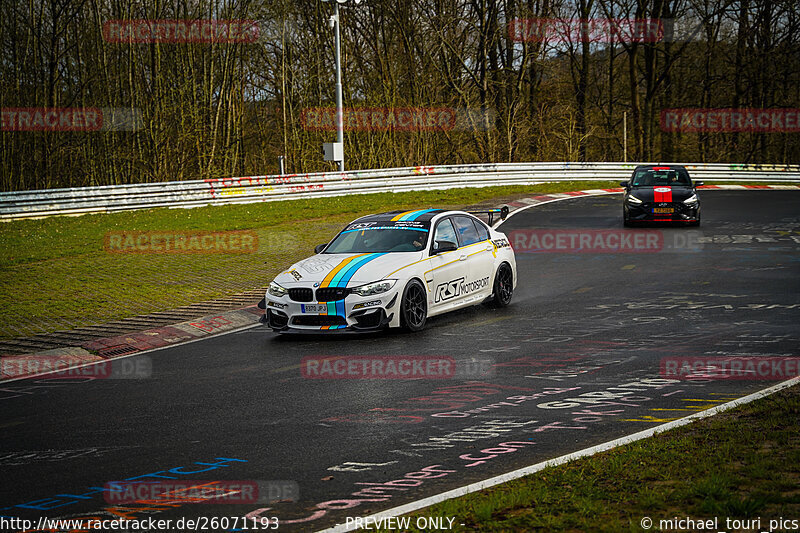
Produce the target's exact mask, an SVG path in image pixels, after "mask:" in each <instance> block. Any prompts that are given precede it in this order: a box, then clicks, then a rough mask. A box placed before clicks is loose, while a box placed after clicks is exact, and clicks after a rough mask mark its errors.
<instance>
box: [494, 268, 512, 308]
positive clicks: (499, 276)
mask: <svg viewBox="0 0 800 533" xmlns="http://www.w3.org/2000/svg"><path fill="white" fill-rule="evenodd" d="M493 291H494V293H493V294H492V300H491V303H492V306H494V307H505V306H507V305H508V304H509V303H510V302H511V297H512V296H513V294H514V273H513V272H512V271H511V266H509V264H508V263H503V264H501V265H500V266H499V267H498V268H497V273H496V274H495V276H494V288H493Z"/></svg>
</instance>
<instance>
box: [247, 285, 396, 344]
mask: <svg viewBox="0 0 800 533" xmlns="http://www.w3.org/2000/svg"><path fill="white" fill-rule="evenodd" d="M399 298H400V296H399V290H398V289H396V288H395V289H393V290H391V291H388V292H386V293H383V294H379V295H372V296H358V295H355V294H350V295H348V296H347V297H346V298H344V299H343V300H337V301H329V302H296V301H293V300H292V299H291V298H290V297H289V296H288V295H287V296H284V297H282V298H276V297H274V296H272V295H270V294H267V296H266V299H265V300H266V309H265V310H264V317H263V318H262V320H261V321H262V323H264V324H266V325H267V326H269V327H270V328H272V329H273V331H276V332H278V333H342V332H368V331H376V330H380V329H384V328H386V327H389V326H390V325H391V324H392V322H396V318H395V317H397V316H399V308H400V305H399V304H398V300H399ZM309 304H310V305H316V306H325V307H327V312H325V313H318V312H314V313H311V312H308V310H307V309H306V305H309Z"/></svg>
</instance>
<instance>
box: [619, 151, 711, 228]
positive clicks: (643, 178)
mask: <svg viewBox="0 0 800 533" xmlns="http://www.w3.org/2000/svg"><path fill="white" fill-rule="evenodd" d="M702 184H703V182H702V181H697V182H694V183H692V180H691V178H689V173H688V172H687V171H686V169H685V168H684V167H682V166H680V165H639V166H638V167H636V168H635V169H634V171H633V176H631V179H630V181H623V182H620V185H621V186H623V187H625V197H624V199H623V201H622V217H623V222H624V224H625V225H626V226H631V225H633V224H635V223H637V222H674V223H682V224H686V225H689V226H699V225H700V200H699V199H698V198H697V191H696V190H695V187H698V186H700V185H702Z"/></svg>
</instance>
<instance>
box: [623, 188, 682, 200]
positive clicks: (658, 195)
mask: <svg viewBox="0 0 800 533" xmlns="http://www.w3.org/2000/svg"><path fill="white" fill-rule="evenodd" d="M631 194H632V195H634V196H635V197H637V198H638V199H639V200H641V201H643V202H682V201H684V200H686V199H687V198H689V197H690V196H691V195H693V194H694V189H692V188H691V187H686V186H683V185H681V186H675V185H672V186H670V185H657V186H655V187H653V186H649V187H633V188H631Z"/></svg>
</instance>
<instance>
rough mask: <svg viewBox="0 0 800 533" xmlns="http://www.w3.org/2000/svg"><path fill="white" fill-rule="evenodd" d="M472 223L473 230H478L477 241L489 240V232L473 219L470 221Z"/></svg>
mask: <svg viewBox="0 0 800 533" xmlns="http://www.w3.org/2000/svg"><path fill="white" fill-rule="evenodd" d="M472 223H473V224H475V229H476V230H478V240H480V241H488V240H489V230H488V229H486V226H484V225H483V224H482V223H480V222H478V221H477V220H475V219H472Z"/></svg>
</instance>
